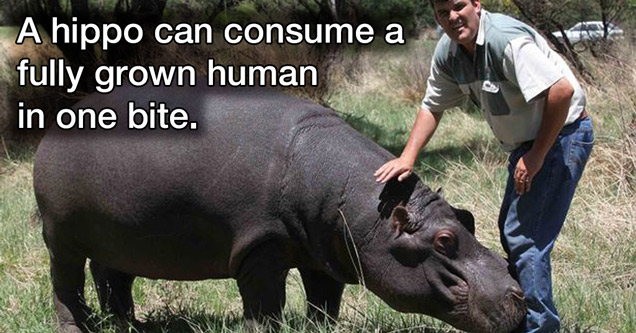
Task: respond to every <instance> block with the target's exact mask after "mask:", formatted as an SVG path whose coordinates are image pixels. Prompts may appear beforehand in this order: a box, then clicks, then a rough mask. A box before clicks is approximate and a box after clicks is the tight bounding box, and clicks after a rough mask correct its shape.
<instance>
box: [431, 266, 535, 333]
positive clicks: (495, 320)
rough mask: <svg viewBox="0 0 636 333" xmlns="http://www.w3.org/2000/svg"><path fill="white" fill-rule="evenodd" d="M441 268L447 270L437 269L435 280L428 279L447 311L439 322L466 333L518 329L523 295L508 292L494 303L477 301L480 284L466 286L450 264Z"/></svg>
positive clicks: (474, 283) (521, 314)
mask: <svg viewBox="0 0 636 333" xmlns="http://www.w3.org/2000/svg"><path fill="white" fill-rule="evenodd" d="M443 266H444V267H443V268H447V269H440V270H436V272H437V277H435V275H433V278H430V279H429V283H430V285H431V286H432V287H433V288H434V290H436V291H437V292H438V293H440V295H441V297H442V298H443V299H445V301H446V304H448V305H449V308H450V309H449V311H448V312H447V313H445V314H443V315H442V316H440V319H442V320H444V321H446V322H447V323H449V324H451V325H453V326H454V327H456V328H458V329H461V330H465V331H468V332H491V333H507V332H511V331H513V330H514V329H515V328H517V327H518V325H519V323H520V322H521V321H522V320H523V318H524V317H525V313H526V308H525V301H524V299H523V294H521V295H519V294H518V293H516V292H508V293H506V294H505V295H504V296H503V297H502V298H501V299H498V300H496V301H495V300H487V301H486V300H480V298H479V297H476V294H478V293H479V292H480V290H483V288H482V287H481V286H480V284H479V281H473V283H468V282H467V281H466V279H465V278H464V274H462V273H461V271H460V270H458V269H457V267H455V265H452V263H449V264H447V265H443ZM427 278H428V275H427Z"/></svg>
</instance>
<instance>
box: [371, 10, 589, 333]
mask: <svg viewBox="0 0 636 333" xmlns="http://www.w3.org/2000/svg"><path fill="white" fill-rule="evenodd" d="M430 2H431V4H432V5H433V7H434V13H435V19H436V20H437V22H438V23H439V25H440V26H442V28H443V29H444V32H446V36H444V37H442V38H441V39H440V41H439V43H438V45H437V48H436V50H435V54H434V56H433V60H432V64H431V74H430V77H429V79H428V88H427V90H426V96H425V97H424V100H423V101H422V105H421V107H420V109H419V112H418V115H417V118H416V120H415V125H414V126H413V129H412V131H411V134H410V136H409V139H408V142H407V144H406V146H405V148H404V151H403V152H402V154H401V156H400V157H399V158H396V159H394V160H392V161H389V162H387V163H386V164H385V165H383V166H382V167H380V168H379V169H378V170H377V171H376V173H375V176H376V179H377V181H378V182H382V183H384V182H386V181H388V180H390V179H391V178H394V177H397V178H398V180H399V181H402V180H404V179H405V178H406V177H408V176H409V175H410V174H411V173H412V170H413V165H414V163H415V160H416V157H417V155H418V153H419V151H420V150H421V149H422V148H423V147H424V146H425V145H426V143H427V142H428V141H429V139H430V138H431V136H432V135H433V133H434V132H435V129H436V128H437V125H438V124H439V122H440V120H441V118H442V114H443V111H444V110H445V109H448V108H451V107H454V106H458V105H460V104H461V103H462V102H463V101H464V99H465V98H470V99H471V100H472V101H473V102H474V103H475V104H476V105H477V106H478V107H479V108H480V109H481V110H482V113H483V114H484V117H485V118H486V120H487V122H488V124H489V125H490V127H491V128H492V130H493V132H494V134H495V136H496V137H497V138H498V139H499V141H500V142H501V144H502V147H503V149H504V150H506V151H508V152H510V158H509V162H510V164H509V166H508V170H509V176H508V184H507V187H506V193H505V196H504V199H503V203H502V205H501V211H500V216H499V228H500V232H501V242H502V245H503V248H504V250H505V251H506V253H508V257H509V261H510V263H511V271H512V272H513V274H515V273H516V275H517V278H518V280H519V283H520V285H521V287H522V288H523V289H524V293H525V295H526V302H527V306H528V314H527V316H526V321H525V324H524V325H525V331H526V332H555V331H558V330H559V328H560V321H559V316H558V313H557V310H556V308H555V306H554V302H553V300H552V281H551V267H550V252H551V250H552V248H553V246H554V242H555V240H556V238H557V236H558V234H559V232H560V230H561V227H562V225H563V222H564V220H565V217H566V214H567V210H568V208H569V206H570V202H571V201H572V196H573V195H574V190H575V188H576V184H577V182H578V180H579V178H580V176H581V173H582V172H583V168H584V166H585V163H586V161H587V159H588V157H589V154H590V151H591V149H592V144H593V139H594V135H593V131H592V124H591V120H590V119H589V118H588V117H587V114H586V112H585V95H584V93H583V91H582V89H581V87H580V85H579V83H578V82H577V80H576V78H575V77H574V75H573V73H572V71H571V70H570V69H569V67H568V66H567V64H566V63H565V62H564V61H563V59H562V58H561V57H559V56H558V55H557V54H556V53H555V52H554V51H552V50H551V49H550V47H549V46H548V44H547V42H546V41H545V39H543V38H542V37H541V36H540V35H539V34H538V33H537V32H536V31H535V30H533V29H532V28H531V27H529V26H527V25H526V24H524V23H522V22H519V21H517V20H515V19H513V18H510V17H508V16H505V15H500V14H491V13H488V12H486V11H485V10H483V9H482V8H481V3H480V1H479V0H430Z"/></svg>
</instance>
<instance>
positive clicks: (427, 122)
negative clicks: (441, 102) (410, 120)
mask: <svg viewBox="0 0 636 333" xmlns="http://www.w3.org/2000/svg"><path fill="white" fill-rule="evenodd" d="M440 119H442V113H441V112H431V111H429V110H426V109H424V108H421V107H420V108H419V111H418V113H417V118H416V119H415V124H413V129H412V130H411V134H410V135H409V139H408V141H407V142H406V146H405V147H404V150H403V151H402V155H400V157H401V158H404V159H406V160H408V161H409V162H412V163H415V160H416V159H417V155H418V154H419V152H420V150H422V147H424V146H425V145H426V144H427V143H428V141H429V140H430V139H431V137H432V136H433V133H435V129H436V128H437V125H438V124H439V121H440Z"/></svg>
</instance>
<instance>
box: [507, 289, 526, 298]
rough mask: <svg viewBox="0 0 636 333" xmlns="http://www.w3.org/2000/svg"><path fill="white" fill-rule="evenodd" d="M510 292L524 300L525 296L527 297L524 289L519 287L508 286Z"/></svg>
mask: <svg viewBox="0 0 636 333" xmlns="http://www.w3.org/2000/svg"><path fill="white" fill-rule="evenodd" d="M508 294H512V295H513V296H514V297H516V298H518V299H520V300H523V298H524V297H525V295H524V294H523V291H522V290H521V289H519V288H517V287H510V288H508Z"/></svg>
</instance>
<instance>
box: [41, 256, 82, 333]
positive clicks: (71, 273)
mask: <svg viewBox="0 0 636 333" xmlns="http://www.w3.org/2000/svg"><path fill="white" fill-rule="evenodd" d="M49 253H50V259H51V262H50V265H51V282H52V284H53V303H54V306H55V312H56V314H57V319H58V321H59V325H60V327H59V328H60V332H64V333H78V332H85V331H87V330H88V327H86V325H87V322H88V318H89V317H90V316H91V314H92V311H91V310H90V308H89V307H88V306H87V305H86V301H85V300H84V265H85V264H86V258H79V257H65V256H63V255H60V253H59V251H57V252H54V251H50V252H49Z"/></svg>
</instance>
